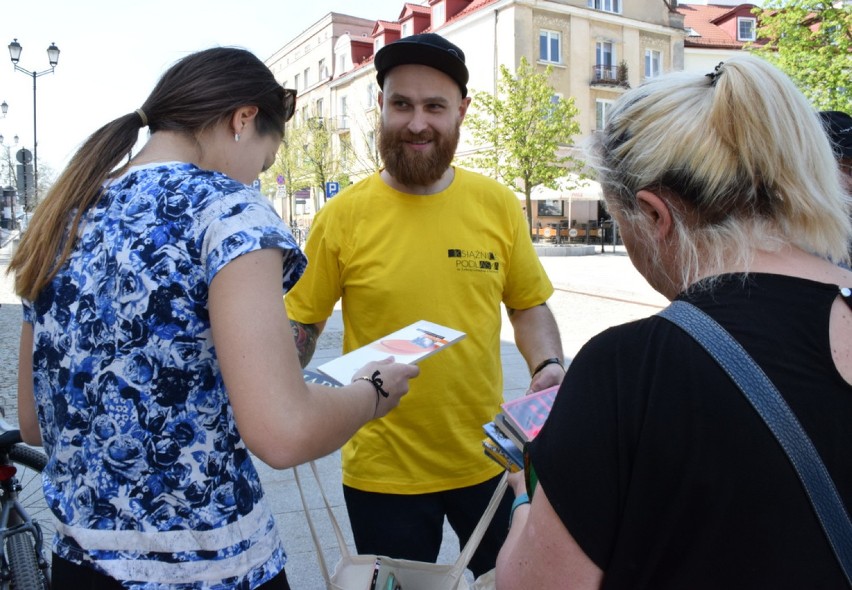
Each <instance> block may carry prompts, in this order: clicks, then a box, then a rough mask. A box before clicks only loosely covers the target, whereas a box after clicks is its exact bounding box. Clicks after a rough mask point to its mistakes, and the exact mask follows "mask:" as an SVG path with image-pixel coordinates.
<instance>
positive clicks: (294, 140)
mask: <svg viewBox="0 0 852 590" xmlns="http://www.w3.org/2000/svg"><path fill="white" fill-rule="evenodd" d="M301 145H302V134H301V133H299V130H298V129H293V128H292V127H291V126H289V125H288V126H286V127H285V129H284V139H283V140H282V141H281V147H280V148H279V149H278V153H277V154H276V155H275V162H274V163H273V164H272V166H270V167H269V169H268V170H266V172H264V173H263V174H261V182H262V183H263V184H264V185H265V186H278V178H279V177H280V178H281V180H282V181H283V184H282V185H281V186H283V188H284V197H285V198H286V200H287V203H288V209H287V211H288V213H287V215H286V216H285V215H283V211H282V217H286V218H287V221H288V222H290V223H292V222H293V219H294V213H295V212H294V211H293V204H294V194H295V192H296V191H297V190H298V189H299V188H302V185H300V184H299V180H301V179H302V177H304V173H303V172H302V171H301V170H300V167H299V154H300V151H301V147H298V148H297V146H301ZM270 196H272V195H270ZM282 209H283V207H282Z"/></svg>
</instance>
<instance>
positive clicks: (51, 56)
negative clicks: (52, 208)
mask: <svg viewBox="0 0 852 590" xmlns="http://www.w3.org/2000/svg"><path fill="white" fill-rule="evenodd" d="M21 51H23V47H21V44H20V43H18V40H17V39H14V40H12V42H11V43H9V57H11V58H12V65H14V66H15V70H17V71H19V72H21V73H23V74H26V75H27V76H30V77H32V79H33V196H34V197H35V200H36V201H38V116H37V113H36V79H38V78H40V77H41V76H44V75H45V74H52V73H53V70H54V68H56V64H58V63H59V48H58V47H57V46H56V44H55V43H51V44H50V47H48V48H47V59H48V62H49V63H50V68H49V69H47V70H42V71H40V72H38V71H36V70H27V69H24V68H22V67H21V66H19V65H18V60H19V59H21ZM26 210H27V195H26V194H24V211H26Z"/></svg>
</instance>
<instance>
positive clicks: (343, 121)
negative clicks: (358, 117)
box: [340, 96, 349, 129]
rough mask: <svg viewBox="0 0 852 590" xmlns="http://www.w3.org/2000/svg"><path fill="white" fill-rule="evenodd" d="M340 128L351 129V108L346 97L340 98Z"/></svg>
mask: <svg viewBox="0 0 852 590" xmlns="http://www.w3.org/2000/svg"><path fill="white" fill-rule="evenodd" d="M340 127H341V129H349V106H348V105H347V104H346V97H345V96H341V97H340Z"/></svg>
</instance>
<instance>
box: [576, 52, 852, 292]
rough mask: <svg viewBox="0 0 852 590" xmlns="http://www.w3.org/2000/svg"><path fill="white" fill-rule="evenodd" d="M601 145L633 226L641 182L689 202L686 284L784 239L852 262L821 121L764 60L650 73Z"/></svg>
mask: <svg viewBox="0 0 852 590" xmlns="http://www.w3.org/2000/svg"><path fill="white" fill-rule="evenodd" d="M593 142H594V152H595V154H594V155H595V160H596V164H597V169H598V176H599V180H600V182H601V185H602V188H603V192H604V197H605V199H606V201H607V205H608V206H609V207H610V209H612V210H615V211H616V212H618V213H620V214H621V215H622V216H623V218H624V219H626V220H627V222H628V223H630V222H632V221H631V220H635V215H636V213H637V208H636V193H637V192H638V191H640V190H642V189H650V190H653V191H658V192H662V193H665V192H667V191H670V192H673V193H675V194H676V195H677V196H678V197H679V200H680V202H681V203H683V204H684V207H677V206H675V207H672V210H673V211H672V213H673V216H674V221H675V223H674V225H675V231H676V232H677V234H678V239H677V240H676V243H677V244H678V251H677V252H675V253H674V256H675V260H676V261H677V264H678V268H680V269H681V270H680V276H679V277H677V279H676V282H678V283H679V285H678V286H679V288H680V289H681V290H683V289H686V288H687V287H688V286H689V285H690V284H691V283H692V282H693V281H694V280H695V278H696V277H698V276H701V275H704V276H710V275H714V274H718V273H720V272H723V271H724V270H725V268H727V267H729V266H730V265H732V264H733V265H736V266H738V267H740V268H748V267H749V265H750V261H751V258H752V255H753V253H754V251H755V250H756V249H758V248H760V249H764V250H773V249H777V248H779V247H780V246H781V245H783V244H785V243H790V244H793V245H796V246H798V247H800V248H802V249H804V250H806V251H808V252H811V253H814V254H817V255H819V256H822V257H825V258H827V259H830V260H833V261H835V262H844V261H848V259H849V258H848V257H849V252H848V250H847V248H848V245H849V242H850V238H852V222H850V204H852V201H850V197H849V195H847V194H846V193H845V192H844V190H843V189H842V187H841V184H840V173H839V169H838V167H837V163H836V161H835V159H834V156H833V154H832V151H831V146H830V144H829V141H828V138H827V137H826V134H825V131H824V130H823V128H822V125H821V123H820V120H819V117H818V115H817V113H816V111H815V110H814V109H813V108H812V107H811V105H810V104H809V103H808V102H807V100H806V99H805V97H804V96H803V95H802V93H801V92H800V91H799V90H798V89H796V87H795V86H794V85H793V83H792V82H791V81H790V79H789V78H788V77H787V76H785V75H784V74H783V73H781V72H780V71H779V70H778V69H776V68H775V67H773V66H772V65H770V64H769V63H767V62H765V61H763V60H760V59H758V58H756V57H753V56H750V55H747V54H743V55H738V56H736V57H733V58H731V59H730V60H727V61H725V62H724V63H723V64H720V65H719V66H718V67H717V68H716V71H715V72H713V73H711V74H708V75H701V74H692V73H685V72H679V73H674V74H669V75H666V76H662V77H660V78H657V79H654V80H651V81H649V82H647V83H645V84H643V85H641V86H639V87H638V88H635V89H634V90H631V91H630V92H628V93H626V94H624V95H623V96H622V97H621V98H620V99H619V100H618V101H617V102H616V104H615V105H614V109H613V112H612V114H611V117H610V118H609V121H608V123H607V125H606V128H605V129H604V131H603V133H600V134H598V136H596V137H595V138H594V140H593ZM684 208H685V210H682V209H684Z"/></svg>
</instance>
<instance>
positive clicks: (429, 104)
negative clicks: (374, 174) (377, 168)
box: [379, 65, 470, 186]
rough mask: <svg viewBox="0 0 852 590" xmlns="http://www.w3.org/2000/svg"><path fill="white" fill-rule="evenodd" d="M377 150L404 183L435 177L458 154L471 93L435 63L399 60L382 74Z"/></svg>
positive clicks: (427, 182) (415, 183)
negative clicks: (466, 93) (466, 94)
mask: <svg viewBox="0 0 852 590" xmlns="http://www.w3.org/2000/svg"><path fill="white" fill-rule="evenodd" d="M379 104H380V105H381V107H382V118H381V128H380V130H379V131H380V132H379V152H380V154H381V156H382V160H383V161H384V163H385V168H386V170H387V171H388V173H389V174H390V175H391V176H393V177H394V179H396V180H397V182H399V183H401V184H403V185H406V186H429V185H431V184H433V183H435V182H437V181H438V180H439V179H440V178H441V177H442V175H443V174H444V172H446V170H447V168H449V166H450V163H451V162H452V161H453V157H454V156H455V153H456V147H457V146H458V142H459V134H460V128H461V123H462V121H463V120H464V116H465V113H466V112H467V107H468V105H469V104H470V98H464V99H463V98H462V96H461V90H459V87H458V85H457V84H456V83H455V82H454V81H453V79H452V78H450V77H449V76H447V75H446V74H444V73H443V72H440V71H438V70H436V69H434V68H430V67H428V66H421V65H403V66H397V67H395V68H393V69H392V70H391V71H390V72H388V74H387V75H386V76H385V83H384V90H383V91H382V93H381V94H380V95H379Z"/></svg>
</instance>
